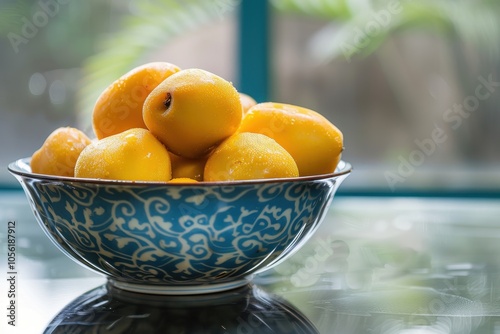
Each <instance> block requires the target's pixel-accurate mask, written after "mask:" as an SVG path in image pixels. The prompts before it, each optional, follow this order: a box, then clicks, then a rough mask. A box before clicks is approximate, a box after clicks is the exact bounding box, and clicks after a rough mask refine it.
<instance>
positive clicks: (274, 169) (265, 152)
mask: <svg viewBox="0 0 500 334" xmlns="http://www.w3.org/2000/svg"><path fill="white" fill-rule="evenodd" d="M297 176H299V170H298V168H297V165H296V163H295V161H294V159H293V157H292V156H291V155H290V154H289V153H288V152H287V151H286V150H285V149H284V148H283V147H281V146H280V145H279V144H278V143H277V142H276V141H275V140H273V139H271V138H269V137H267V136H265V135H262V134H258V133H250V132H246V133H237V134H235V135H233V136H231V137H229V138H228V139H226V140H225V141H224V142H223V143H222V144H220V145H219V146H218V147H217V148H216V149H215V150H214V151H213V152H212V154H211V155H210V157H209V158H208V160H207V163H206V164H205V172H204V181H236V180H254V179H269V178H286V177H297Z"/></svg>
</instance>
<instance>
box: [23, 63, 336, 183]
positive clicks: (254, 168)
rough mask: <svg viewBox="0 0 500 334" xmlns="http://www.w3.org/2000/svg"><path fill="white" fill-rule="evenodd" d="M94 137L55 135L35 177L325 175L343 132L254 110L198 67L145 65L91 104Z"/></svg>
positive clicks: (38, 155) (308, 115) (295, 109)
mask: <svg viewBox="0 0 500 334" xmlns="http://www.w3.org/2000/svg"><path fill="white" fill-rule="evenodd" d="M92 126H93V130H94V133H95V139H90V138H89V137H88V136H87V135H86V134H85V133H83V132H82V131H80V130H78V129H75V128H71V127H62V128H58V129H56V130H55V131H54V132H52V133H51V134H50V135H49V137H48V138H47V139H46V140H45V142H44V143H43V145H42V147H41V148H40V149H38V150H37V151H36V152H35V153H34V154H33V156H32V159H31V169H32V171H33V172H34V173H40V174H50V175H58V176H69V177H78V178H95V179H106V180H128V181H160V182H202V181H235V180H251V179H265V178H285V177H298V176H309V175H318V174H327V173H332V172H333V171H334V170H335V168H336V166H337V164H338V162H339V160H340V156H341V152H342V149H343V137H342V133H341V132H340V131H339V130H338V129H337V127H335V126H334V125H333V124H332V123H331V122H329V121H328V120H327V119H326V118H325V117H323V116H322V115H320V114H319V113H317V112H315V111H313V110H310V109H306V108H302V107H299V106H294V105H290V104H283V103H273V102H265V103H256V101H255V100H254V99H252V98H251V97H250V96H248V95H245V94H243V93H239V92H238V91H237V90H236V89H235V88H234V87H233V85H232V84H231V83H230V82H228V81H226V80H225V79H223V78H221V77H219V76H217V75H215V74H213V73H210V72H208V71H205V70H201V69H184V70H181V69H180V68H179V67H177V66H175V65H173V64H170V63H166V62H153V63H148V64H144V65H142V66H139V67H136V68H135V69H133V70H131V71H130V72H128V73H126V74H125V75H123V76H122V77H120V78H119V79H118V80H116V81H115V82H113V83H112V84H111V85H110V86H109V87H108V88H107V89H106V90H105V91H104V92H102V94H101V95H100V97H99V98H98V100H97V102H96V104H95V107H94V110H93V113H92Z"/></svg>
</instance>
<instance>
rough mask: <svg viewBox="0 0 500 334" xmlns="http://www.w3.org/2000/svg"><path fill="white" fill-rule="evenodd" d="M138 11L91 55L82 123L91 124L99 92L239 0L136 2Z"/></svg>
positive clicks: (83, 94)
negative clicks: (175, 38)
mask: <svg viewBox="0 0 500 334" xmlns="http://www.w3.org/2000/svg"><path fill="white" fill-rule="evenodd" d="M135 5H136V7H135V8H134V11H135V15H129V16H125V17H124V19H123V21H122V22H121V24H120V29H119V30H118V31H117V32H116V33H114V34H111V35H109V36H105V37H104V38H103V39H102V40H101V41H100V43H99V49H100V50H101V51H100V52H97V53H96V54H95V55H94V56H92V57H90V58H88V59H87V61H86V62H85V64H84V67H83V79H82V81H81V89H80V90H79V96H78V106H79V110H80V111H81V114H80V116H81V118H80V120H81V122H80V123H81V124H82V126H84V127H85V126H86V127H88V126H89V125H90V124H89V121H88V120H89V119H90V117H89V114H90V113H91V112H92V109H93V106H94V103H95V101H96V100H97V98H98V96H99V94H100V93H101V92H102V91H103V90H104V89H105V88H106V87H107V86H108V85H109V84H110V83H111V82H113V81H114V80H116V79H117V78H118V77H120V76H121V75H123V74H124V73H126V72H128V71H129V70H131V69H132V68H133V67H135V66H137V65H139V64H141V63H143V62H145V60H146V59H147V58H148V56H150V55H151V54H152V53H154V52H155V51H156V50H158V49H160V48H162V47H163V46H165V45H166V44H167V43H168V42H169V41H170V40H172V39H173V38H174V37H176V36H178V35H180V34H182V33H185V32H186V31H190V30H193V29H194V28H196V27H199V26H201V25H202V24H205V23H208V22H211V21H213V20H215V19H218V18H221V17H222V16H223V15H225V14H226V13H227V12H230V11H232V10H234V8H235V6H236V5H237V1H229V0H224V1H222V0H211V1H206V0H190V1H184V2H181V1H177V0H155V1H144V2H142V1H141V2H139V1H137V2H135Z"/></svg>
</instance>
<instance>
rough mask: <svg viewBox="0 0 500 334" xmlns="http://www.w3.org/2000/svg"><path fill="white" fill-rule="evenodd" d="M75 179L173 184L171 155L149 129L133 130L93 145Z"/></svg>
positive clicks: (79, 164) (84, 154)
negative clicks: (170, 181)
mask: <svg viewBox="0 0 500 334" xmlns="http://www.w3.org/2000/svg"><path fill="white" fill-rule="evenodd" d="M75 176H76V177H81V178H95V179H108V180H127V181H169V180H170V179H171V178H172V171H171V165H170V156H169V153H168V151H167V149H166V148H165V147H164V146H163V144H162V143H161V142H160V141H159V140H158V139H156V138H155V136H153V135H152V134H151V132H149V131H148V130H145V129H141V128H134V129H129V130H126V131H124V132H121V133H118V134H116V135H113V136H109V137H106V138H104V139H101V140H98V141H95V142H93V143H92V144H90V145H88V146H87V147H86V148H85V149H84V150H83V151H82V153H81V154H80V157H79V158H78V160H77V162H76V166H75Z"/></svg>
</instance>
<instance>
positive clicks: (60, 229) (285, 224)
mask: <svg viewBox="0 0 500 334" xmlns="http://www.w3.org/2000/svg"><path fill="white" fill-rule="evenodd" d="M9 171H10V172H11V173H12V174H13V175H14V176H15V177H16V178H17V180H18V181H19V182H20V183H21V185H22V187H23V189H24V191H25V192H26V195H27V197H28V199H29V202H30V204H31V207H32V209H33V211H34V214H35V216H36V218H37V220H38V222H39V224H40V226H41V227H42V229H43V230H44V231H45V232H46V234H47V236H48V237H49V238H50V239H51V240H52V241H53V242H54V244H55V245H56V246H58V247H59V248H60V249H61V250H62V251H63V252H64V253H65V254H66V255H68V256H69V257H70V258H72V259H73V260H75V261H76V262H78V263H80V264H82V265H84V266H86V267H88V268H90V269H92V270H94V271H96V272H99V273H101V274H104V275H106V276H107V277H108V278H109V281H110V283H111V284H113V285H114V286H116V287H118V288H121V289H124V290H129V291H135V292H143V293H154V294H198V293H209V292H216V291H222V290H227V289H231V288H235V287H239V286H242V285H244V284H246V283H247V282H248V280H249V279H250V278H251V275H252V274H255V273H258V272H261V271H263V270H266V269H269V268H270V267H272V266H274V265H276V264H277V263H279V262H281V261H283V260H284V259H285V258H286V257H287V256H289V255H291V254H292V253H293V252H295V251H296V250H298V249H299V247H300V246H301V245H302V244H303V243H304V242H305V241H306V240H307V239H308V238H309V237H310V236H311V235H312V233H313V232H314V231H315V230H316V228H317V227H318V226H319V223H320V222H321V221H322V219H323V217H324V215H325V213H326V211H327V209H328V207H329V205H330V203H331V200H332V199H333V197H334V194H335V192H336V190H337V188H338V187H339V185H340V184H341V183H342V181H343V180H344V179H345V178H346V177H347V176H348V175H349V173H350V172H351V166H350V165H349V164H348V163H345V162H343V161H341V162H340V164H339V167H338V168H337V171H336V172H335V173H333V174H328V175H318V176H310V177H299V178H290V179H266V180H251V181H239V182H231V183H229V182H203V183H194V184H193V183H186V184H182V183H158V182H124V181H110V180H96V179H80V178H69V177H58V176H49V175H41V174H35V173H32V172H31V168H30V165H29V158H26V159H20V160H18V161H15V162H13V163H11V164H10V165H9Z"/></svg>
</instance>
